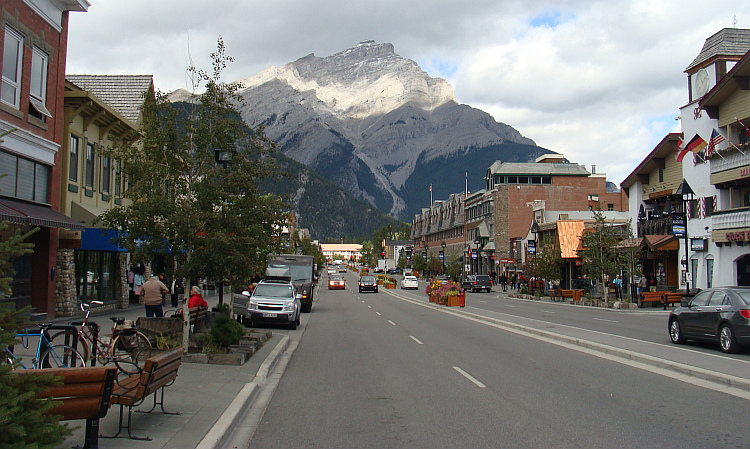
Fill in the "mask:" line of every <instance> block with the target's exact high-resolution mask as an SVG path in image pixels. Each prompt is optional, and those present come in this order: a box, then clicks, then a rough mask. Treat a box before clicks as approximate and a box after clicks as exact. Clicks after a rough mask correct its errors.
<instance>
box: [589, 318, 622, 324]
mask: <svg viewBox="0 0 750 449" xmlns="http://www.w3.org/2000/svg"><path fill="white" fill-rule="evenodd" d="M591 319H592V320H596V321H606V322H608V323H617V321H615V320H605V319H604V318H591Z"/></svg>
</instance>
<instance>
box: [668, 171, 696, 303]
mask: <svg viewBox="0 0 750 449" xmlns="http://www.w3.org/2000/svg"><path fill="white" fill-rule="evenodd" d="M674 194H675V195H679V196H680V197H682V215H683V220H684V221H683V226H684V229H685V231H684V233H685V294H686V295H689V294H690V280H691V279H690V246H689V242H688V214H687V211H688V202H689V201H692V200H693V197H694V196H695V192H693V189H692V188H690V184H688V183H687V181H686V180H685V178H682V184H680V186H679V187H677V190H676V191H675V192H674ZM672 232H673V233H674V230H673V231H672ZM694 275H695V273H693V276H694Z"/></svg>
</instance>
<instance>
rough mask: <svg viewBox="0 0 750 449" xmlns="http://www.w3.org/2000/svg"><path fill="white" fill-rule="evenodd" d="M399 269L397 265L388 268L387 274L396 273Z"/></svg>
mask: <svg viewBox="0 0 750 449" xmlns="http://www.w3.org/2000/svg"><path fill="white" fill-rule="evenodd" d="M400 271H401V270H400V269H399V268H398V267H393V268H389V269H388V274H398V273H399V272H400Z"/></svg>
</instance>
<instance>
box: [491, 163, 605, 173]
mask: <svg viewBox="0 0 750 449" xmlns="http://www.w3.org/2000/svg"><path fill="white" fill-rule="evenodd" d="M490 173H491V174H493V175H495V174H505V175H558V176H589V175H590V174H591V173H589V171H588V170H586V168H585V167H584V166H582V165H578V164H570V163H557V162H556V163H536V162H501V161H496V162H495V163H494V164H492V166H490Z"/></svg>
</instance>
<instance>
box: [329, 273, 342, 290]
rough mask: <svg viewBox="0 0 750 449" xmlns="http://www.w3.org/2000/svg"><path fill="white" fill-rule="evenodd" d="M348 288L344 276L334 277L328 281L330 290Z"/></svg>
mask: <svg viewBox="0 0 750 449" xmlns="http://www.w3.org/2000/svg"><path fill="white" fill-rule="evenodd" d="M345 288H346V281H345V280H344V276H340V275H334V276H331V277H330V278H329V279H328V290H336V289H338V290H343V289H345Z"/></svg>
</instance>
